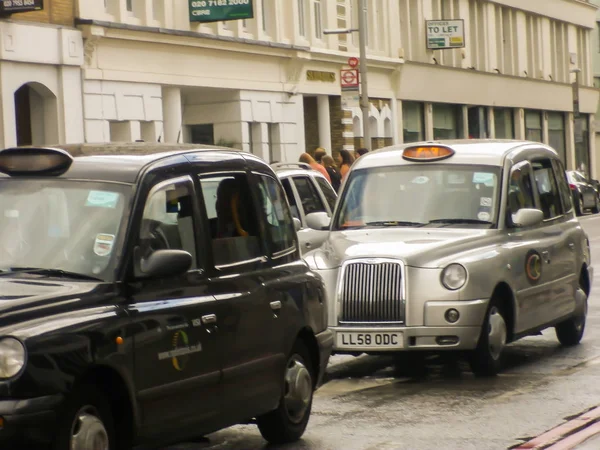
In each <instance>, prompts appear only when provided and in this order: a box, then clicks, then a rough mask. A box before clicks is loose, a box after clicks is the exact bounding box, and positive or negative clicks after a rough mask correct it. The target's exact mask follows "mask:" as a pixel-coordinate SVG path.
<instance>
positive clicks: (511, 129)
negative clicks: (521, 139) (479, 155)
mask: <svg viewBox="0 0 600 450" xmlns="http://www.w3.org/2000/svg"><path fill="white" fill-rule="evenodd" d="M494 129H495V132H496V139H514V138H515V124H514V120H513V110H512V109H510V108H494Z"/></svg>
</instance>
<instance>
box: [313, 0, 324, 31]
mask: <svg viewBox="0 0 600 450" xmlns="http://www.w3.org/2000/svg"><path fill="white" fill-rule="evenodd" d="M313 8H314V13H315V37H316V38H317V39H322V38H323V17H322V14H321V0H314V3H313Z"/></svg>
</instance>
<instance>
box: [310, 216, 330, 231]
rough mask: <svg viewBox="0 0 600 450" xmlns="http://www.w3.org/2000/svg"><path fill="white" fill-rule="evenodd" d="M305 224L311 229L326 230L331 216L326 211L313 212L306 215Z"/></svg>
mask: <svg viewBox="0 0 600 450" xmlns="http://www.w3.org/2000/svg"><path fill="white" fill-rule="evenodd" d="M306 224H307V225H308V226H309V227H310V228H312V229H313V230H328V229H329V225H330V224H331V218H330V217H329V216H328V215H327V213H326V212H315V213H310V214H307V215H306Z"/></svg>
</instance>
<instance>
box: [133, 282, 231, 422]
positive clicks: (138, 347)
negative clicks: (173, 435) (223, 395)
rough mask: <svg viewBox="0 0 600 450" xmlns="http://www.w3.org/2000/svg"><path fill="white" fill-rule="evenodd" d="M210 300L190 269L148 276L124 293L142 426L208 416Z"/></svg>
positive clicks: (214, 362)
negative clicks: (127, 299)
mask: <svg viewBox="0 0 600 450" xmlns="http://www.w3.org/2000/svg"><path fill="white" fill-rule="evenodd" d="M216 307H217V304H216V301H215V299H214V297H213V296H212V295H210V294H207V293H206V292H204V289H202V288H199V286H198V284H197V283H196V277H195V276H194V274H193V273H190V274H187V275H186V276H185V277H183V278H177V279H173V280H156V281H148V282H147V283H145V284H144V287H143V288H142V289H141V290H140V291H139V292H138V293H136V294H134V295H132V296H131V298H130V304H129V306H128V311H129V314H130V316H131V321H132V327H131V328H132V329H133V330H134V332H133V339H134V348H135V356H134V364H135V384H136V387H137V392H136V397H137V399H138V402H139V406H140V411H141V412H142V423H143V427H144V428H145V429H146V430H147V431H153V432H158V430H159V428H161V429H163V430H164V429H173V428H179V427H181V426H183V425H185V423H193V422H197V421H200V420H205V419H209V418H211V417H212V416H213V415H214V414H216V412H217V410H218V405H219V401H220V391H219V382H220V377H221V372H220V361H221V360H220V358H219V348H218V347H219V338H220V336H219V334H218V332H217V330H216V329H215V323H214V322H211V317H212V315H214V314H215V311H216Z"/></svg>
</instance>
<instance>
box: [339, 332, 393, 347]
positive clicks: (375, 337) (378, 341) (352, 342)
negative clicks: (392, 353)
mask: <svg viewBox="0 0 600 450" xmlns="http://www.w3.org/2000/svg"><path fill="white" fill-rule="evenodd" d="M337 346H338V348H344V347H347V348H352V347H379V348H403V347H404V339H403V337H402V333H401V332H393V333H392V332H386V333H375V332H356V331H352V332H348V331H344V332H339V331H338V333H337Z"/></svg>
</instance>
